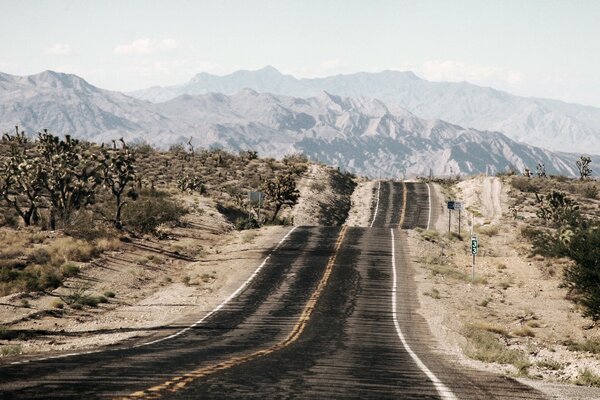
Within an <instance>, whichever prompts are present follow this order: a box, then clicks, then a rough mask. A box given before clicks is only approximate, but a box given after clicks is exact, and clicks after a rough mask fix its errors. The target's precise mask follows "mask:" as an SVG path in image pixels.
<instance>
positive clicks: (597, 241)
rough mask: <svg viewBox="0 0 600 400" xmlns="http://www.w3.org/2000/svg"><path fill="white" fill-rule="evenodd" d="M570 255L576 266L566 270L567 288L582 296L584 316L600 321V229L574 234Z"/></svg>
mask: <svg viewBox="0 0 600 400" xmlns="http://www.w3.org/2000/svg"><path fill="white" fill-rule="evenodd" d="M568 255H569V257H570V258H571V259H573V261H575V264H573V265H571V266H569V267H567V269H566V270H565V283H566V285H567V287H569V288H571V289H572V290H574V291H575V292H576V293H578V294H580V295H581V296H580V302H581V304H582V305H583V306H584V307H585V310H584V312H583V315H584V316H585V317H590V318H591V319H592V320H593V321H595V322H597V321H598V320H600V227H595V226H594V227H591V228H588V229H585V230H580V231H579V232H577V233H576V234H574V235H573V236H572V237H571V239H570V243H569V247H568Z"/></svg>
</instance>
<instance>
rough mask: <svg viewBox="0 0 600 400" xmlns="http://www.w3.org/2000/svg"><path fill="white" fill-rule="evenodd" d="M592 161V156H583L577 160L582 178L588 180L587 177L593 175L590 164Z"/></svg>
mask: <svg viewBox="0 0 600 400" xmlns="http://www.w3.org/2000/svg"><path fill="white" fill-rule="evenodd" d="M591 162H592V159H591V158H590V157H586V156H581V157H579V160H577V162H575V164H576V165H577V168H578V169H579V176H580V178H579V179H580V180H582V181H583V180H586V179H587V178H589V177H590V176H592V170H591V169H590V167H589V165H590V163H591Z"/></svg>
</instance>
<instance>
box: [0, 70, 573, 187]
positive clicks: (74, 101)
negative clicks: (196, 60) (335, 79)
mask: <svg viewBox="0 0 600 400" xmlns="http://www.w3.org/2000/svg"><path fill="white" fill-rule="evenodd" d="M3 82H4V83H3V84H0V116H1V118H0V122H1V123H2V124H4V125H5V126H6V127H9V126H14V125H17V124H18V125H20V126H22V127H23V128H25V129H26V130H28V131H33V132H35V131H37V130H38V129H42V128H48V129H49V130H51V131H53V132H55V133H57V134H71V135H73V136H75V137H80V138H83V139H86V140H91V141H96V142H103V141H109V140H111V139H116V138H120V137H124V138H125V140H127V141H128V142H144V141H145V142H148V143H150V144H152V145H155V146H158V147H161V148H166V147H168V146H170V145H173V144H176V143H182V142H187V141H188V140H189V138H190V136H191V137H192V138H193V140H194V144H195V145H196V147H205V148H210V147H222V148H225V149H228V150H231V151H239V150H256V151H258V152H259V153H260V154H261V155H263V156H271V157H278V158H279V157H282V156H284V155H286V154H292V153H297V152H303V153H305V154H306V155H307V156H309V157H310V158H312V159H314V160H318V161H322V162H325V163H327V164H330V165H337V166H339V167H341V168H343V169H348V170H351V171H353V172H357V173H360V174H364V175H370V176H377V175H379V174H380V173H382V174H384V175H386V176H395V177H398V176H400V175H403V174H406V175H411V176H414V175H422V174H427V173H429V171H430V169H431V170H432V171H433V173H435V174H436V175H449V174H451V173H459V172H463V173H471V174H472V173H479V172H483V171H485V170H486V168H487V166H489V167H490V170H491V171H492V172H496V171H503V170H505V169H506V168H507V167H513V168H515V169H517V170H522V169H523V168H524V167H525V166H526V165H528V166H529V167H530V168H531V167H534V165H535V163H537V162H543V163H545V164H546V166H547V169H548V172H549V173H562V174H569V175H572V174H574V173H575V168H574V165H575V164H574V160H575V158H576V157H575V155H573V154H556V153H552V152H550V151H547V150H543V149H539V148H535V147H533V146H528V145H524V144H521V143H517V142H515V141H513V140H511V139H509V138H508V137H507V136H505V135H504V134H502V133H499V132H484V131H478V130H475V129H468V128H462V127H461V126H458V125H456V124H451V123H448V122H446V121H443V120H439V119H436V120H424V119H422V118H419V117H417V116H416V115H414V114H412V113H411V112H410V111H407V110H405V109H403V108H401V107H399V106H396V105H388V104H386V103H385V102H383V101H381V100H379V99H374V98H371V97H367V96H358V97H345V96H340V95H337V94H333V93H329V92H327V91H321V92H320V93H319V94H318V95H317V96H313V97H307V98H300V97H293V96H283V95H276V94H272V93H260V92H257V91H256V90H253V89H243V90H241V91H239V92H237V93H235V94H233V95H225V94H222V93H209V94H204V95H181V96H178V97H176V98H174V99H171V100H169V101H167V102H163V103H159V104H153V103H150V102H147V101H143V100H139V99H135V98H132V97H129V96H127V95H125V94H122V93H119V92H114V91H107V90H104V89H100V88H97V87H95V86H93V85H91V84H89V83H87V81H85V80H83V79H82V78H79V77H77V76H76V75H67V74H59V73H42V74H38V75H33V76H29V77H16V76H13V78H10V79H9V78H7V80H6V81H3ZM11 82H12V83H11Z"/></svg>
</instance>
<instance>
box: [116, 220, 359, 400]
mask: <svg viewBox="0 0 600 400" xmlns="http://www.w3.org/2000/svg"><path fill="white" fill-rule="evenodd" d="M346 231H347V227H346V226H344V227H343V228H342V230H341V231H340V234H339V236H338V238H337V241H336V243H335V249H334V252H333V255H332V256H331V257H329V260H328V262H327V266H326V267H325V272H324V273H323V276H322V277H321V280H320V281H319V283H318V285H317V287H316V289H315V290H314V291H313V293H312V294H311V296H310V298H309V299H308V301H307V303H306V305H305V306H304V309H303V310H302V313H301V314H300V318H299V319H298V321H297V322H296V324H295V325H294V327H293V329H292V331H291V332H290V334H289V335H288V336H287V337H286V338H285V339H284V340H282V341H281V342H278V343H276V344H274V345H272V346H270V347H268V348H266V349H262V350H258V351H255V352H253V353H250V354H246V355H241V356H236V357H232V358H230V359H228V360H226V361H223V362H220V363H218V364H214V365H209V366H207V367H202V368H198V369H196V370H194V371H192V372H189V373H187V374H185V375H181V376H177V377H174V378H172V379H170V380H168V381H166V382H164V383H161V384H160V385H156V386H152V387H151V388H148V389H145V390H142V391H139V392H134V393H132V394H130V395H128V396H124V397H118V399H140V398H143V399H158V398H160V397H161V395H162V393H164V392H167V391H168V392H171V393H172V392H176V391H178V390H180V389H183V388H185V387H186V386H187V385H188V384H190V383H191V382H193V381H194V380H196V379H199V378H202V377H205V376H207V375H211V374H214V373H215V372H219V371H223V370H226V369H229V368H231V367H234V366H236V365H240V364H243V363H245V362H248V361H251V360H254V359H257V358H259V357H263V356H266V355H268V354H271V353H273V352H276V351H278V350H281V349H283V348H285V347H287V346H289V345H290V344H292V343H294V342H295V341H296V340H298V338H299V337H300V335H301V334H302V332H303V331H304V329H305V328H306V325H307V324H308V321H309V320H310V318H311V316H312V313H313V311H314V309H315V306H316V304H317V300H319V297H320V296H321V293H322V292H323V290H324V289H325V287H326V286H327V282H328V281H329V277H330V275H331V272H332V271H333V266H334V265H335V261H336V259H337V255H338V253H339V250H340V247H341V246H342V242H343V240H344V236H345V235H346Z"/></svg>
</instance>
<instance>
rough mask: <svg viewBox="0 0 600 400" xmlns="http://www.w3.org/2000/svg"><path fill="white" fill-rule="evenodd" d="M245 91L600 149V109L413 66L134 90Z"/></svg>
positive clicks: (147, 96)
mask: <svg viewBox="0 0 600 400" xmlns="http://www.w3.org/2000/svg"><path fill="white" fill-rule="evenodd" d="M244 88H251V89H254V90H256V91H258V92H268V93H274V94H282V95H288V96H296V97H309V96H316V95H318V94H319V93H320V92H322V91H326V92H328V93H335V94H337V95H341V96H349V97H356V96H368V97H374V98H377V99H380V100H382V101H384V102H386V104H394V105H397V106H400V107H403V108H405V109H407V110H409V111H410V112H412V113H413V114H415V115H417V116H418V117H420V118H425V119H442V120H444V121H448V122H450V123H454V124H457V125H460V126H464V127H469V128H475V129H479V130H490V131H499V132H503V133H505V134H506V135H507V136H509V137H510V138H511V139H513V140H516V141H518V142H524V143H528V144H531V145H534V146H542V145H543V146H544V147H545V148H548V149H550V150H556V151H568V152H581V153H592V154H600V108H597V107H591V106H584V105H578V104H570V103H565V102H561V101H557V100H549V99H539V98H532V97H520V96H515V95H512V94H509V93H506V92H502V91H499V90H495V89H492V88H488V87H481V86H477V85H473V84H470V83H467V82H459V83H452V82H430V81H427V80H424V79H421V78H419V77H417V76H416V75H415V74H414V73H412V72H409V71H408V72H399V71H383V72H379V73H366V72H359V73H355V74H350V75H336V76H330V77H325V78H313V79H306V78H305V79H297V78H295V77H293V76H291V75H284V74H282V73H280V72H279V71H278V70H277V69H275V68H273V67H271V66H267V67H265V68H263V69H260V70H257V71H245V70H242V71H236V72H234V73H232V74H229V75H225V76H217V75H212V74H208V73H205V72H203V73H200V74H197V75H196V76H194V77H193V78H192V79H191V80H190V81H189V82H188V83H185V84H182V85H176V86H169V87H159V86H155V87H152V88H149V89H145V90H139V91H135V92H131V93H130V94H131V95H132V96H134V97H137V98H140V99H144V100H149V101H152V102H163V101H167V100H170V99H172V98H175V97H177V96H180V95H182V94H191V95H197V94H205V93H210V92H217V93H224V94H233V93H236V92H238V91H240V90H242V89H244Z"/></svg>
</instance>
